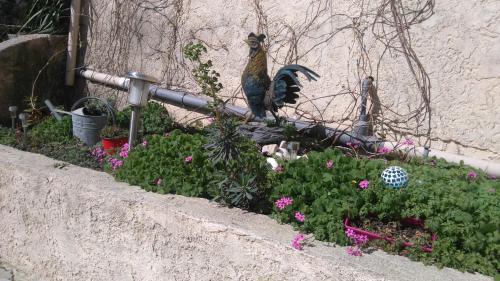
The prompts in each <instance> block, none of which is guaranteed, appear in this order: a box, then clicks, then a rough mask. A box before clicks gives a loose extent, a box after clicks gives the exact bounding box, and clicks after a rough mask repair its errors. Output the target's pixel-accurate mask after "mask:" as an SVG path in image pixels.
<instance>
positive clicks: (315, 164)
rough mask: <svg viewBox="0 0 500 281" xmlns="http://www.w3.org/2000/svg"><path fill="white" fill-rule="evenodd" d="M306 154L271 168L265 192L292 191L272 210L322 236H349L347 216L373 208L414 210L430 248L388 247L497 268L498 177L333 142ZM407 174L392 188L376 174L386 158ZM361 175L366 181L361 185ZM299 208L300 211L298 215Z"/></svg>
mask: <svg viewBox="0 0 500 281" xmlns="http://www.w3.org/2000/svg"><path fill="white" fill-rule="evenodd" d="M308 156H309V159H307V160H302V159H301V160H297V161H292V162H288V163H283V166H282V169H280V171H279V173H275V174H274V175H272V179H271V185H272V187H273V194H272V195H271V197H270V200H272V201H273V202H276V201H278V200H280V198H284V197H288V198H291V199H293V204H290V205H289V206H286V207H285V208H284V209H282V210H281V209H280V208H278V207H276V208H275V211H274V213H273V216H274V217H276V218H277V219H278V220H279V221H281V222H286V223H291V224H293V225H294V226H295V227H297V229H299V230H301V231H304V232H309V233H313V234H314V237H315V238H316V239H318V240H322V241H330V242H335V243H337V244H340V245H349V244H352V239H350V238H349V237H348V236H347V235H346V230H345V228H344V224H343V222H344V219H345V218H349V219H351V220H353V221H355V220H362V219H366V218H369V217H372V216H375V218H376V219H377V220H379V221H382V222H385V223H398V222H399V221H401V220H402V219H403V218H408V217H416V218H419V219H422V220H424V221H425V228H426V229H428V230H429V231H430V232H432V233H435V234H436V235H437V238H438V239H437V240H436V241H434V243H433V245H432V247H433V251H432V253H426V252H423V251H421V250H420V249H419V247H413V248H406V249H403V248H393V249H392V250H393V251H395V252H397V253H400V254H401V253H402V252H403V251H405V252H404V253H405V254H406V255H408V256H409V257H410V258H413V259H417V260H421V261H423V262H425V263H431V264H435V265H439V266H448V267H453V268H457V269H460V270H465V271H471V272H475V271H477V272H481V273H483V274H487V275H494V274H496V273H497V272H498V269H499V266H500V264H499V258H498V257H499V254H500V243H499V242H500V233H499V229H500V208H499V207H498V203H499V202H500V200H499V199H500V198H499V195H498V193H497V192H496V189H498V187H499V185H500V184H499V182H498V181H495V180H491V179H489V178H488V177H487V175H486V174H484V173H482V172H481V171H478V170H474V169H471V168H470V167H468V166H464V165H454V164H450V163H447V162H445V161H444V160H437V159H430V160H424V159H421V158H414V159H411V160H410V161H409V162H408V163H404V162H399V161H387V160H384V159H356V158H353V157H346V156H345V155H344V154H343V153H342V152H341V151H340V150H338V149H327V150H325V151H324V152H312V153H310V154H308ZM393 165H398V166H401V167H403V168H404V169H406V170H407V171H408V173H409V174H410V182H409V184H408V187H406V188H402V189H391V188H388V187H385V186H384V184H383V182H382V180H381V179H380V174H381V172H382V171H383V170H384V169H385V168H387V167H388V166H393ZM362 182H365V183H368V184H367V185H366V188H362V187H361V186H363V184H362ZM296 212H300V213H301V214H303V215H304V216H305V220H303V222H300V221H298V220H297V219H296V217H295V214H296Z"/></svg>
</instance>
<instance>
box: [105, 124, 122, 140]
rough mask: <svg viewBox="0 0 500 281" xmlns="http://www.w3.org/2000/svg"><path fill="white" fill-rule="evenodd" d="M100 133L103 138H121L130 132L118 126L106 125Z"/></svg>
mask: <svg viewBox="0 0 500 281" xmlns="http://www.w3.org/2000/svg"><path fill="white" fill-rule="evenodd" d="M100 134H101V138H105V139H119V138H125V137H127V136H128V132H127V131H126V130H124V129H122V128H120V127H118V126H105V127H104V128H103V129H102V130H101V133H100Z"/></svg>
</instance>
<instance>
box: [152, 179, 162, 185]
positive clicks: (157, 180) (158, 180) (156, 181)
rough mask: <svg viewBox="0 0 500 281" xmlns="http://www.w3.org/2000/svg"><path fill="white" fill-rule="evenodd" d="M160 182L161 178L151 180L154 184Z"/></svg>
mask: <svg viewBox="0 0 500 281" xmlns="http://www.w3.org/2000/svg"><path fill="white" fill-rule="evenodd" d="M161 182H162V179H161V178H157V179H155V180H154V181H153V183H154V184H156V185H160V184H161Z"/></svg>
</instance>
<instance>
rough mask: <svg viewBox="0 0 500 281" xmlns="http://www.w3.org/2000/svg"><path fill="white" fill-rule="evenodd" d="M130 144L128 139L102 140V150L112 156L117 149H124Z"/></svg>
mask: <svg viewBox="0 0 500 281" xmlns="http://www.w3.org/2000/svg"><path fill="white" fill-rule="evenodd" d="M127 142H128V138H127V137H123V138H117V139H108V138H104V139H102V148H104V151H106V154H108V155H111V154H113V152H114V151H115V150H116V149H117V148H120V147H122V146H123V145H124V144H126V143H127Z"/></svg>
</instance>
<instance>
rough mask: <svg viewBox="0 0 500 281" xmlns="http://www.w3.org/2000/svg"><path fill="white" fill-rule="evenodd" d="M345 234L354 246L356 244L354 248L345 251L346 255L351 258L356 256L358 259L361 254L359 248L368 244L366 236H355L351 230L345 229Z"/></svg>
mask: <svg viewBox="0 0 500 281" xmlns="http://www.w3.org/2000/svg"><path fill="white" fill-rule="evenodd" d="M345 234H346V235H347V237H349V238H350V239H351V240H352V241H354V244H356V245H355V246H350V247H347V249H346V251H347V253H348V254H349V255H351V256H358V257H359V256H361V255H362V253H361V249H360V247H359V246H361V245H363V244H365V243H366V242H368V236H366V235H362V234H356V233H355V232H354V230H352V229H347V230H346V232H345Z"/></svg>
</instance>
